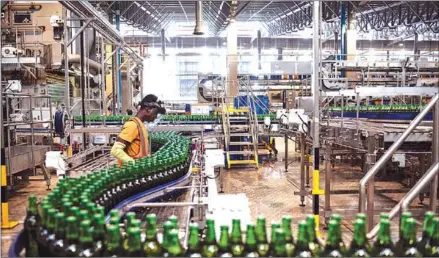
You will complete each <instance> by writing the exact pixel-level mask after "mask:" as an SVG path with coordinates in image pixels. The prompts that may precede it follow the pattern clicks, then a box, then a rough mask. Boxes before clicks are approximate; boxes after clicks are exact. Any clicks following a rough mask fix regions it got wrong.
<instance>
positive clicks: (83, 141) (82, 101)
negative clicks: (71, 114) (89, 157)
mask: <svg viewBox="0 0 439 258" xmlns="http://www.w3.org/2000/svg"><path fill="white" fill-rule="evenodd" d="M80 23H81V27H82V26H83V25H84V24H83V23H84V22H83V21H81V22H80ZM79 40H80V46H81V80H80V85H81V105H82V112H81V113H82V128H85V127H87V125H86V119H85V73H84V72H85V59H84V56H85V46H84V43H85V42H84V41H85V39H84V31H82V32H81V34H80V36H79ZM86 142H87V141H86V139H85V133H82V148H83V150H85V149H86V148H87V146H86Z"/></svg>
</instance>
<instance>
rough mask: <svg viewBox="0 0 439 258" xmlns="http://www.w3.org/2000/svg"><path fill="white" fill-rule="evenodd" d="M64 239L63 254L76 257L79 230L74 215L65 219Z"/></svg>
mask: <svg viewBox="0 0 439 258" xmlns="http://www.w3.org/2000/svg"><path fill="white" fill-rule="evenodd" d="M66 225H67V226H66V227H67V229H66V240H65V243H64V245H65V250H64V254H65V256H67V257H78V254H79V232H78V221H77V219H76V217H72V216H69V217H67V219H66Z"/></svg>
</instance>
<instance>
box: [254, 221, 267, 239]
mask: <svg viewBox="0 0 439 258" xmlns="http://www.w3.org/2000/svg"><path fill="white" fill-rule="evenodd" d="M256 240H257V241H258V243H267V229H266V226H265V221H258V222H257V224H256Z"/></svg>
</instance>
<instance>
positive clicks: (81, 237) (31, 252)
mask: <svg viewBox="0 0 439 258" xmlns="http://www.w3.org/2000/svg"><path fill="white" fill-rule="evenodd" d="M50 201H53V199H52V200H50ZM48 202H49V200H48V199H45V200H43V201H42V205H43V206H42V211H43V212H42V213H41V215H40V214H39V213H38V211H37V209H36V207H37V204H36V198H35V197H34V196H31V197H29V206H28V215H27V217H26V220H25V231H26V238H27V244H26V256H80V257H90V256H111V257H117V256H129V257H134V256H135V257H139V256H147V257H162V256H163V257H167V256H170V257H179V256H188V257H232V256H233V257H244V256H247V257H258V256H260V257H268V256H272V257H344V256H350V257H370V256H373V257H403V256H404V257H421V256H425V257H434V256H436V257H437V256H438V255H439V218H437V217H435V214H434V213H432V212H427V213H426V214H425V219H424V226H423V231H422V236H421V237H420V238H419V239H417V238H416V221H415V220H414V219H413V218H412V215H411V213H408V212H406V213H403V214H402V217H401V227H400V239H399V240H398V242H396V243H393V242H392V238H391V230H390V220H389V216H388V215H387V214H382V215H381V217H380V226H379V232H378V235H377V237H376V239H375V240H374V242H373V243H372V244H370V243H369V241H368V240H367V237H366V222H365V220H366V216H365V215H364V214H358V215H357V218H356V219H355V222H354V235H353V239H352V241H351V243H350V245H349V247H347V246H346V245H345V244H344V242H343V240H342V234H341V233H342V231H341V217H340V216H339V215H333V216H332V217H331V219H330V221H329V224H328V233H327V237H326V244H325V245H324V246H323V245H321V244H320V242H319V241H318V239H317V236H316V231H315V220H314V216H308V217H307V219H306V221H301V222H299V225H298V231H297V238H296V240H295V239H294V238H293V234H292V230H291V223H292V218H291V216H284V217H283V218H282V221H281V222H280V223H279V222H273V223H272V224H271V238H270V241H268V238H267V231H266V221H265V218H264V217H262V216H260V217H258V218H257V221H256V225H253V224H249V225H247V230H246V234H245V236H246V237H245V241H244V240H243V234H242V232H241V222H240V220H238V219H235V220H233V221H232V229H231V232H230V231H229V227H228V226H225V225H222V226H221V227H220V229H221V232H220V238H219V240H217V239H216V232H215V222H214V220H212V219H207V221H206V231H205V237H204V238H203V239H202V238H201V237H200V235H201V232H200V229H199V228H198V226H197V225H196V224H191V225H190V227H189V237H188V245H187V248H185V247H183V245H182V244H181V243H180V241H179V235H178V229H179V227H178V218H177V217H175V216H171V217H170V218H169V220H168V221H167V222H166V223H164V225H163V238H162V241H159V238H158V236H157V233H158V229H157V217H156V215H154V214H150V215H148V216H147V217H146V228H145V230H144V232H142V230H141V221H140V220H139V219H137V218H136V215H135V214H134V213H127V214H126V215H125V220H124V226H123V227H120V226H119V225H120V224H119V223H120V218H119V217H120V215H119V212H118V211H116V210H112V211H111V212H110V216H111V219H110V222H109V224H108V225H106V224H105V222H104V213H103V210H102V208H101V207H96V206H95V205H93V203H91V204H90V203H88V204H86V205H84V207H81V210H80V209H78V207H75V206H71V205H63V207H64V210H63V211H57V210H55V209H54V208H51V206H50V205H49V203H48ZM40 223H44V226H43V227H41V230H39V224H40ZM78 228H79V231H78ZM37 254H38V255H37Z"/></svg>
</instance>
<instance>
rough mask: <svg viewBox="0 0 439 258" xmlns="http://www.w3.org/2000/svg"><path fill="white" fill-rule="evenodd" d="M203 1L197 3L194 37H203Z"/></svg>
mask: <svg viewBox="0 0 439 258" xmlns="http://www.w3.org/2000/svg"><path fill="white" fill-rule="evenodd" d="M203 34H204V29H203V1H196V2H195V29H194V35H203Z"/></svg>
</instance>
